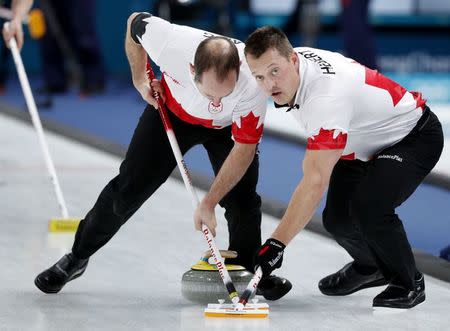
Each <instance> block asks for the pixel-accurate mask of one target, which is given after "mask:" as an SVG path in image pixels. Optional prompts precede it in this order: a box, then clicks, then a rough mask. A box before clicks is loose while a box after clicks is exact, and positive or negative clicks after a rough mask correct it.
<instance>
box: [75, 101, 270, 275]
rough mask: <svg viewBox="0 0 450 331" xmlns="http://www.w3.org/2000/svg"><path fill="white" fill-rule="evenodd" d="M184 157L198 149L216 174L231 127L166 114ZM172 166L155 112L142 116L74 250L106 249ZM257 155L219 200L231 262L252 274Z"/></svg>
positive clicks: (81, 254)
mask: <svg viewBox="0 0 450 331" xmlns="http://www.w3.org/2000/svg"><path fill="white" fill-rule="evenodd" d="M168 114H169V117H170V120H171V122H172V126H173V130H174V132H175V135H176V137H177V140H178V143H179V145H180V150H181V153H182V154H185V153H186V152H187V151H188V150H189V149H190V148H191V147H193V146H194V145H197V144H202V145H203V146H204V147H205V149H206V151H207V153H208V156H209V159H210V161H211V164H212V167H213V170H214V172H215V173H216V174H217V173H218V171H219V170H220V168H221V166H222V164H223V162H224V161H225V159H226V158H227V156H228V154H229V152H230V151H231V149H232V148H233V145H234V141H233V140H232V139H231V127H226V128H223V129H209V128H205V127H203V126H199V125H191V124H188V123H186V122H183V121H181V120H180V119H178V118H177V117H176V116H175V115H174V114H172V113H171V112H170V111H169V112H168ZM175 167H176V160H175V157H174V156H173V152H172V149H171V147H170V143H169V140H168V139H167V135H166V133H165V130H164V127H163V124H162V122H161V118H160V116H159V113H158V111H157V110H155V109H154V108H153V107H152V106H148V107H147V108H146V109H145V111H144V112H143V114H142V116H141V118H140V120H139V124H138V126H137V127H136V129H135V131H134V134H133V138H132V140H131V143H130V145H129V148H128V151H127V154H126V156H125V159H124V160H123V162H122V164H121V166H120V172H119V174H118V175H117V176H116V177H115V178H113V179H112V180H111V181H110V182H109V183H108V184H107V185H106V187H105V188H104V189H103V191H102V192H101V193H100V196H99V197H98V200H97V202H96V203H95V205H94V207H93V208H92V209H91V210H90V211H89V213H88V214H87V215H86V217H85V218H84V219H83V220H82V221H81V223H80V226H79V228H78V231H77V233H76V236H75V242H74V244H73V247H72V252H73V254H74V255H75V256H76V257H78V258H88V257H89V256H91V255H92V254H94V253H95V252H96V251H97V250H98V249H99V248H101V247H102V246H103V245H105V244H106V243H107V242H108V241H109V240H110V239H111V238H112V237H113V236H114V234H115V233H116V232H117V231H118V230H119V229H120V227H121V226H122V225H123V224H124V223H125V222H126V221H127V220H128V219H129V218H130V217H131V216H132V215H133V214H134V213H135V212H136V211H137V210H138V209H139V207H140V206H141V205H142V204H143V203H144V202H145V201H146V200H147V199H148V198H149V197H150V196H151V195H152V194H153V193H154V192H155V191H156V190H157V189H158V188H159V187H160V186H161V185H162V184H163V183H164V182H165V181H166V180H167V178H168V177H169V175H170V174H171V172H172V171H173V170H174V168H175ZM258 167H259V161H258V154H257V153H256V154H255V158H254V160H253V162H252V163H251V165H250V167H249V168H248V170H247V172H246V174H245V175H244V177H243V178H242V179H241V181H240V182H239V183H238V184H237V185H236V186H235V187H234V188H233V189H232V190H231V191H230V192H229V193H228V194H227V195H226V196H225V197H224V198H223V199H222V200H221V201H220V205H221V206H222V207H224V208H225V210H226V212H225V217H226V219H227V221H228V231H229V249H231V250H235V251H237V252H238V258H237V259H236V260H233V263H237V264H241V265H243V266H244V267H246V268H247V269H249V270H251V271H253V257H254V254H255V252H256V250H257V249H258V248H259V246H260V245H261V229H260V228H261V198H260V197H259V195H258V194H257V193H256V184H257V182H258Z"/></svg>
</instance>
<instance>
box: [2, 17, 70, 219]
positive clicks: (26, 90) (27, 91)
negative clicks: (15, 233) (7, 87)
mask: <svg viewBox="0 0 450 331" xmlns="http://www.w3.org/2000/svg"><path fill="white" fill-rule="evenodd" d="M5 24H8V23H5ZM9 47H10V49H11V52H12V55H13V58H14V63H15V64H16V69H17V74H18V75H19V80H20V84H21V86H22V90H23V94H24V95H25V100H26V103H27V107H28V110H29V112H30V115H31V120H32V122H33V125H34V127H35V128H36V132H37V134H38V138H39V144H40V146H41V149H42V152H43V154H44V159H45V164H46V165H47V170H48V172H49V174H50V178H51V180H52V183H53V186H54V188H55V193H56V198H57V199H58V204H59V207H60V209H61V214H62V217H63V218H68V217H69V213H68V212H67V207H66V202H65V201H64V197H63V194H62V191H61V187H60V185H59V181H58V177H57V176H56V170H55V166H54V165H53V161H52V158H51V156H50V151H49V149H48V145H47V142H46V140H45V136H44V130H43V129H42V124H41V120H40V118H39V114H38V111H37V108H36V103H35V102H34V98H33V94H32V93H31V87H30V83H29V81H28V78H27V74H26V72H25V68H24V66H23V62H22V58H21V56H20V53H19V50H18V48H17V43H16V40H15V39H14V38H11V40H10V42H9Z"/></svg>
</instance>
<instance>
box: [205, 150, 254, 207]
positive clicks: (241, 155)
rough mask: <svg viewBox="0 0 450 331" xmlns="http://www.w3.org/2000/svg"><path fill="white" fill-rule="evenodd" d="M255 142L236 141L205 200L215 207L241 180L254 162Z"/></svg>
mask: <svg viewBox="0 0 450 331" xmlns="http://www.w3.org/2000/svg"><path fill="white" fill-rule="evenodd" d="M255 152H256V145H255V144H250V145H248V144H238V143H236V144H235V145H234V147H233V149H232V150H231V151H230V154H229V155H228V157H227V158H226V160H225V162H224V163H223V165H222V167H221V168H220V171H219V173H218V174H217V176H216V178H215V180H214V182H213V184H212V185H211V188H210V190H209V192H208V193H207V194H206V196H205V198H204V201H205V202H206V203H207V204H208V205H210V206H211V207H214V206H215V205H216V204H218V203H219V201H220V200H221V199H222V198H223V197H224V196H225V195H226V194H227V193H228V192H229V191H230V190H231V189H232V188H233V187H234V186H236V184H237V183H238V182H239V181H240V180H241V178H242V177H243V176H244V174H245V172H246V171H247V169H248V167H249V166H250V164H251V163H252V161H253V159H254V157H255Z"/></svg>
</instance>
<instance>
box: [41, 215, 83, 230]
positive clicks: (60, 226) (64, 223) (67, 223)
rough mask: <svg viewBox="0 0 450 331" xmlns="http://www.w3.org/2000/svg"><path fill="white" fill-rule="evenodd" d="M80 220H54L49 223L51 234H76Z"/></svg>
mask: <svg viewBox="0 0 450 331" xmlns="http://www.w3.org/2000/svg"><path fill="white" fill-rule="evenodd" d="M79 224H80V219H76V218H53V219H51V220H50V221H49V222H48V231H49V232H76V231H77V229H78V225H79Z"/></svg>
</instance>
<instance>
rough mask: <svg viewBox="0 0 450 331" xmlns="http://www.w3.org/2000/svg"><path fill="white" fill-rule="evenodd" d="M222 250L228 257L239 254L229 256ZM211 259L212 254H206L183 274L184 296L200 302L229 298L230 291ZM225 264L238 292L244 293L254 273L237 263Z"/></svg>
mask: <svg viewBox="0 0 450 331" xmlns="http://www.w3.org/2000/svg"><path fill="white" fill-rule="evenodd" d="M220 252H221V255H222V257H224V258H228V259H229V258H235V257H236V256H237V254H235V255H233V256H229V255H228V254H227V253H222V252H225V251H220ZM233 253H235V252H233ZM211 261H212V258H211V257H210V255H209V256H208V254H205V255H204V256H203V257H202V258H201V259H200V261H198V262H197V263H196V264H194V265H193V266H192V267H191V269H190V270H188V271H186V272H185V273H184V274H183V277H182V279H181V293H182V295H183V297H184V298H186V299H188V300H190V301H194V302H198V303H209V302H217V300H219V299H225V300H229V298H228V292H227V290H226V288H225V286H224V284H223V281H222V278H221V277H220V274H219V272H218V271H217V267H216V266H215V265H214V264H211V263H210V262H211ZM225 266H226V268H227V270H228V273H229V274H230V277H231V280H232V281H233V283H234V285H235V287H236V290H237V291H238V293H242V292H243V291H244V290H245V288H246V287H247V285H248V283H249V281H250V280H251V279H252V277H253V274H252V273H251V272H249V271H248V270H246V269H245V268H244V267H243V266H240V265H237V264H226V265H225Z"/></svg>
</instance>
